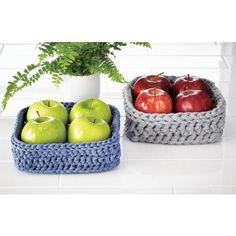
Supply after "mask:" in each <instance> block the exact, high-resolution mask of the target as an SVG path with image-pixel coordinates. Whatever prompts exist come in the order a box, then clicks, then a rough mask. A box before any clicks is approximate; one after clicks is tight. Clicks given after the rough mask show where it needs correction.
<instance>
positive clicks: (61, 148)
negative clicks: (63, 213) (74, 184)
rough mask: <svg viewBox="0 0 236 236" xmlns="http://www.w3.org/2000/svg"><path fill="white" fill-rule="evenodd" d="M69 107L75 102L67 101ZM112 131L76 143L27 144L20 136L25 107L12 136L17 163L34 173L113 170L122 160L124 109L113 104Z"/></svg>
mask: <svg viewBox="0 0 236 236" xmlns="http://www.w3.org/2000/svg"><path fill="white" fill-rule="evenodd" d="M63 104H64V106H65V107H66V108H67V110H68V111H70V109H71V108H72V107H73V105H74V103H63ZM110 108H111V112H112V117H113V118H112V122H111V125H110V127H111V131H112V135H111V137H110V138H109V139H107V140H104V141H99V142H91V143H83V144H72V143H55V144H27V143H24V142H22V141H21V140H20V133H21V130H22V128H23V126H24V124H25V120H26V113H27V110H28V108H24V109H22V110H21V111H20V112H19V113H18V115H17V119H16V124H15V129H14V133H13V135H12V138H11V143H12V153H13V158H14V163H15V166H16V167H17V168H18V169H19V170H21V171H26V172H31V173H43V174H76V173H80V174H81V173H95V172H103V171H108V170H111V169H113V168H115V167H117V166H118V165H119V163H120V155H121V151H120V134H119V130H120V113H119V111H118V109H117V108H116V107H114V106H111V105H110Z"/></svg>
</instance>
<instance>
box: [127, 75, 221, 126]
mask: <svg viewBox="0 0 236 236" xmlns="http://www.w3.org/2000/svg"><path fill="white" fill-rule="evenodd" d="M165 76H166V77H167V78H168V79H169V80H171V79H172V80H173V79H174V80H175V79H177V78H179V77H180V76H173V75H171V76H167V75H165ZM140 77H142V76H137V77H136V78H134V79H133V80H131V81H130V82H129V84H128V85H126V86H125V87H124V88H123V98H124V104H125V105H126V106H127V107H128V109H129V110H130V111H132V114H133V115H134V116H135V114H136V115H137V116H139V117H143V119H145V120H146V119H156V118H157V117H158V121H159V120H161V119H167V120H171V119H173V120H176V119H178V118H179V117H181V118H182V119H185V118H187V117H189V116H191V118H192V119H201V118H202V116H204V115H205V116H206V117H212V116H214V117H215V116H217V115H219V114H222V113H224V112H225V105H226V102H225V99H224V97H223V96H222V94H221V92H220V90H219V89H218V88H217V87H216V85H215V83H214V82H213V81H210V80H208V79H205V78H201V79H202V80H204V81H205V82H206V83H207V84H210V85H211V87H213V91H212V93H214V94H215V95H217V96H219V97H220V99H219V101H217V103H216V106H215V107H214V108H213V109H212V110H209V111H204V112H178V113H173V112H172V113H168V114H157V113H155V114H152V113H144V112H141V111H138V110H137V109H135V107H134V105H133V103H132V102H130V101H129V97H132V92H131V88H130V86H131V85H133V84H134V83H135V81H136V80H138V79H139V78H140ZM126 115H127V112H126Z"/></svg>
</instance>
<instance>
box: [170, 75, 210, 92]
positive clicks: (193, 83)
mask: <svg viewBox="0 0 236 236" xmlns="http://www.w3.org/2000/svg"><path fill="white" fill-rule="evenodd" d="M186 90H203V91H206V92H208V88H207V85H206V84H205V82H204V81H203V80H202V79H200V78H198V77H196V76H190V75H187V76H186V75H185V76H181V77H179V78H178V79H177V80H176V81H175V82H174V84H173V93H174V96H177V95H178V94H179V93H181V92H183V91H186Z"/></svg>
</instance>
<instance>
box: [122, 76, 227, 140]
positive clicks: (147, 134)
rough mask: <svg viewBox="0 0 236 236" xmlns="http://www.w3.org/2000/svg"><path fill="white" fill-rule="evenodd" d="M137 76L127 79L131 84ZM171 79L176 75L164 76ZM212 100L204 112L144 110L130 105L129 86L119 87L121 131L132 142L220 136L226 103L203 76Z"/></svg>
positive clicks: (130, 94)
mask: <svg viewBox="0 0 236 236" xmlns="http://www.w3.org/2000/svg"><path fill="white" fill-rule="evenodd" d="M138 78H139V77H137V78H135V79H134V80H132V81H131V83H130V85H131V86H132V85H133V84H134V82H135V81H136V80H137V79H138ZM168 79H169V81H170V82H171V83H173V82H174V81H175V80H176V79H177V77H176V76H168ZM203 80H204V81H205V83H206V84H207V86H208V88H209V95H210V97H211V98H212V100H213V109H212V110H210V111H206V112H186V113H183V112H180V113H169V114H147V113H143V112H140V111H138V110H136V109H135V108H134V106H133V98H132V93H131V86H130V85H127V86H126V87H125V88H124V89H123V98H124V108H125V113H126V120H125V133H126V135H127V137H128V138H129V139H130V140H131V141H133V142H146V143H160V144H206V143H214V142H217V141H219V140H220V138H221V136H222V134H223V129H224V124H225V110H226V103H225V100H224V98H223V96H222V94H221V93H220V90H219V89H218V88H217V87H216V86H215V84H214V83H213V82H212V81H209V80H207V79H203Z"/></svg>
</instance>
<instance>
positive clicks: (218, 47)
mask: <svg viewBox="0 0 236 236" xmlns="http://www.w3.org/2000/svg"><path fill="white" fill-rule="evenodd" d="M222 53H224V55H228V54H230V53H231V50H230V49H229V47H228V48H227V50H226V46H224V47H223V45H222V44H214V43H152V48H151V49H148V55H197V56H199V55H204V56H205V55H221V54H222Z"/></svg>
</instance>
